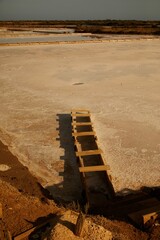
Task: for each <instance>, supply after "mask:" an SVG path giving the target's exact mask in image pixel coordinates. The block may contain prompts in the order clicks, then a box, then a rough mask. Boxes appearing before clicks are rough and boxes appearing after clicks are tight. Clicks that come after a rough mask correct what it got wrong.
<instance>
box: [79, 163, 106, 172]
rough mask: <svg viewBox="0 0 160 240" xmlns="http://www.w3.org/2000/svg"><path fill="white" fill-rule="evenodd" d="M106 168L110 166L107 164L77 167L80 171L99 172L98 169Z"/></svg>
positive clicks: (104, 169)
mask: <svg viewBox="0 0 160 240" xmlns="http://www.w3.org/2000/svg"><path fill="white" fill-rule="evenodd" d="M107 170H110V167H109V166H108V165H98V166H87V167H79V171H80V172H99V171H107Z"/></svg>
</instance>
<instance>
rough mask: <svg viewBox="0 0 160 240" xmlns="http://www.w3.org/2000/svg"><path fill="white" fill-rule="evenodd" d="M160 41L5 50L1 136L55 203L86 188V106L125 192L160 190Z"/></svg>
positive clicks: (0, 58)
mask: <svg viewBox="0 0 160 240" xmlns="http://www.w3.org/2000/svg"><path fill="white" fill-rule="evenodd" d="M159 60H160V41H159V40H154V41H145V40H142V41H140V42H136V41H134V40H133V41H132V42H115V43H113V42H110V43H99V44H94V43H92V44H85V45H84V44H78V45H72V44H71V45H65V44H64V45H54V46H53V45H52V46H26V47H24V46H23V47H22V46H21V47H1V48H0V69H1V70H0V72H1V75H0V86H1V87H0V108H1V118H0V138H1V140H2V141H3V143H5V144H7V145H8V146H9V149H10V151H11V152H12V153H14V154H15V155H16V156H17V157H18V159H19V160H20V161H21V163H23V164H24V165H25V166H27V167H28V168H29V170H30V171H31V172H32V173H34V175H36V176H37V177H38V179H39V180H40V182H41V183H42V185H43V186H45V187H47V188H48V189H49V190H50V191H51V192H52V193H53V195H54V197H55V198H57V199H59V198H63V199H64V200H69V201H70V200H74V199H75V198H77V197H78V196H79V194H80V188H81V183H80V179H79V175H78V170H77V166H76V161H75V155H74V149H73V142H72V138H71V126H70V111H71V109H72V108H82V109H83V108H86V109H89V110H90V111H91V113H92V121H93V123H94V127H95V131H96V132H97V136H98V140H99V143H100V146H101V148H102V150H103V151H104V155H105V159H106V162H107V163H108V164H109V165H110V167H111V174H112V178H113V184H114V187H115V190H116V191H117V192H119V191H120V192H124V191H125V192H127V191H128V189H132V190H134V189H139V188H141V187H142V186H147V187H149V186H160V174H159V173H160V161H159V160H160V95H159V89H160V82H159V76H160V68H159V62H160V61H159Z"/></svg>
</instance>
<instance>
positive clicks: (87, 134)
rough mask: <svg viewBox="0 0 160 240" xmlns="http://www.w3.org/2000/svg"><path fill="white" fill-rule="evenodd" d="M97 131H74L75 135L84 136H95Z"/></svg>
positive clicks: (73, 134)
mask: <svg viewBox="0 0 160 240" xmlns="http://www.w3.org/2000/svg"><path fill="white" fill-rule="evenodd" d="M95 134H96V133H95V132H94V131H93V132H92V131H91V132H75V133H72V136H73V137H83V136H94V135H95Z"/></svg>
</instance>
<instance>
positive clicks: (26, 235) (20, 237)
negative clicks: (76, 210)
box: [13, 218, 53, 240]
mask: <svg viewBox="0 0 160 240" xmlns="http://www.w3.org/2000/svg"><path fill="white" fill-rule="evenodd" d="M52 219H53V218H52ZM52 219H48V220H46V221H45V222H43V223H42V224H40V225H38V226H35V227H32V228H30V229H29V230H27V231H25V232H23V233H21V234H19V235H17V236H15V237H14V238H13V239H14V240H22V239H24V238H26V237H28V236H29V235H30V234H31V233H32V232H34V231H35V230H38V229H39V228H41V227H43V226H45V225H46V224H47V223H50V222H51V221H52Z"/></svg>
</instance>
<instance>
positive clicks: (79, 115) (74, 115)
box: [71, 113, 90, 117]
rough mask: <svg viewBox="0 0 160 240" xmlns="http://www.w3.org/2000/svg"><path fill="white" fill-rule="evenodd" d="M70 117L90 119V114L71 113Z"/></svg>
mask: <svg viewBox="0 0 160 240" xmlns="http://www.w3.org/2000/svg"><path fill="white" fill-rule="evenodd" d="M71 116H72V117H90V113H71Z"/></svg>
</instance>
